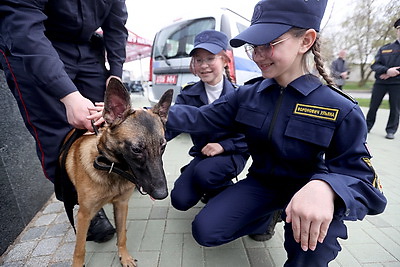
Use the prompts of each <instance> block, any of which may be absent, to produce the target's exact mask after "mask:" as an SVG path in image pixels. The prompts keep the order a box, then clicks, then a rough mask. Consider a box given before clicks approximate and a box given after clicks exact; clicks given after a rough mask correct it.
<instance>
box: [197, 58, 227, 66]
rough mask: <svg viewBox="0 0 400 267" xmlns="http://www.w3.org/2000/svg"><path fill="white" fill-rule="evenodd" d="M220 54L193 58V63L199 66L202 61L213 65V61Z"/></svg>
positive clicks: (215, 60)
mask: <svg viewBox="0 0 400 267" xmlns="http://www.w3.org/2000/svg"><path fill="white" fill-rule="evenodd" d="M221 57H222V56H209V57H206V58H193V63H194V65H196V66H201V65H203V63H206V64H207V65H209V66H210V65H214V64H215V62H217V58H221Z"/></svg>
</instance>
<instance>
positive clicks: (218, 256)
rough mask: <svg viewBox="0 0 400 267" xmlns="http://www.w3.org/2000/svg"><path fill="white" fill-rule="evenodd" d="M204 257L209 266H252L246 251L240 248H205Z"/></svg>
mask: <svg viewBox="0 0 400 267" xmlns="http://www.w3.org/2000/svg"><path fill="white" fill-rule="evenodd" d="M204 259H205V261H206V262H207V264H206V266H207V267H232V266H240V267H250V262H249V259H248V257H247V254H246V251H245V250H243V249H240V248H231V249H222V248H219V247H218V248H214V249H205V250H204Z"/></svg>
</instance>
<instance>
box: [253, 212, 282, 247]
mask: <svg viewBox="0 0 400 267" xmlns="http://www.w3.org/2000/svg"><path fill="white" fill-rule="evenodd" d="M281 214H282V210H277V211H275V212H274V213H273V214H272V220H271V222H270V224H269V225H268V228H267V231H266V232H265V233H262V234H252V235H249V237H250V238H251V239H253V240H255V241H259V242H263V241H267V240H270V239H271V238H272V237H273V236H274V234H275V225H276V224H277V223H278V222H281V221H282V218H281Z"/></svg>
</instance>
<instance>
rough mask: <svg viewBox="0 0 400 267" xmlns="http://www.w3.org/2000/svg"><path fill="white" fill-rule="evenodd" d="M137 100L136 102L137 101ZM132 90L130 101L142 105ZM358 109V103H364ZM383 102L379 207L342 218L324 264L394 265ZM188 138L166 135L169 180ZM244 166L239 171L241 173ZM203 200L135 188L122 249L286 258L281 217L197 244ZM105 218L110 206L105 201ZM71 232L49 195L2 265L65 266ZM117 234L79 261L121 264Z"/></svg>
mask: <svg viewBox="0 0 400 267" xmlns="http://www.w3.org/2000/svg"><path fill="white" fill-rule="evenodd" d="M141 101H142V102H141ZM143 101H144V99H143V98H142V97H139V96H135V97H134V103H135V104H134V106H146V103H145V102H143ZM364 111H365V110H364ZM387 118H388V111H387V110H379V113H378V122H377V125H376V126H375V128H374V129H372V131H371V133H370V134H369V137H368V143H369V147H370V150H371V152H372V154H373V155H374V158H373V159H372V163H373V164H374V167H375V169H376V171H377V173H378V174H379V176H380V177H381V180H382V183H383V186H384V191H385V194H386V196H387V198H388V200H389V203H388V206H387V209H386V211H385V212H384V213H383V214H381V215H378V216H367V217H366V219H365V220H364V221H362V222H347V223H346V224H347V226H348V228H349V239H348V240H340V243H341V244H342V247H343V250H342V252H341V253H340V254H339V256H338V257H337V259H336V260H335V261H334V262H332V263H331V264H330V265H329V266H345V267H347V266H351V267H357V266H371V267H372V266H374V267H375V266H386V267H394V266H400V208H399V207H400V186H399V182H400V177H399V176H400V163H399V159H398V157H399V154H400V135H398V136H397V139H394V140H387V139H385V138H384V136H385V132H384V128H385V127H384V126H385V123H386V120H387ZM190 144H191V143H190V140H189V139H188V138H187V136H186V135H183V136H179V137H177V138H176V139H174V140H172V141H171V142H170V143H169V144H168V146H167V150H166V152H165V155H164V167H165V172H166V175H167V179H168V184H169V188H172V186H173V182H174V179H175V178H176V177H177V176H178V174H179V169H180V167H181V166H183V165H184V164H186V163H187V162H188V161H189V160H190V157H189V156H188V155H187V151H188V148H189V147H190ZM243 175H244V173H242V174H241V177H243ZM201 207H202V205H201V204H198V205H197V206H196V207H194V208H192V209H190V210H189V211H187V212H179V211H177V210H175V209H174V208H172V207H171V204H170V199H169V198H167V199H165V200H163V201H155V202H154V201H152V200H150V198H149V197H146V196H142V195H140V194H138V193H137V192H135V193H134V195H133V197H132V199H131V201H130V206H129V215H128V249H129V251H130V252H131V254H132V255H133V256H134V257H135V258H136V259H138V266H139V267H197V266H198V267H249V266H251V267H269V266H282V265H283V263H284V261H285V258H286V256H285V250H284V249H283V238H282V234H283V231H282V225H283V224H282V223H280V224H278V225H277V227H276V234H275V236H274V237H273V238H272V239H271V240H269V241H267V242H255V241H253V240H251V239H249V238H248V237H243V238H240V239H238V240H236V241H234V242H231V243H229V244H226V245H223V246H220V247H215V248H204V247H201V246H199V245H198V244H197V243H196V242H195V241H194V239H193V237H192V235H191V221H192V219H193V217H194V216H195V214H197V212H198V211H199V209H201ZM105 210H106V212H107V213H108V214H109V217H110V218H112V215H111V214H112V207H111V206H106V207H105ZM74 241H75V236H74V232H73V230H72V228H71V226H70V225H69V223H68V220H67V218H66V216H65V213H64V210H63V206H62V203H60V202H58V201H57V200H55V199H54V197H52V198H51V199H50V200H49V201H48V203H47V204H46V205H45V206H44V207H43V209H42V210H41V211H40V212H38V214H37V216H36V217H35V218H34V219H33V220H32V221H31V223H30V224H29V225H28V226H27V227H26V229H25V230H24V231H23V232H22V233H21V235H20V236H19V237H18V238H17V239H16V241H15V243H14V244H13V245H11V246H10V247H9V249H8V250H7V252H6V253H4V254H3V255H2V257H1V258H0V265H1V266H7V267H11V266H35V267H36V266H53V267H56V266H57V267H61V266H70V265H71V259H72V254H73V249H74ZM115 243H116V238H115V237H114V238H113V239H112V240H111V241H109V242H106V243H103V244H97V243H94V242H88V243H87V246H86V248H87V253H86V266H87V267H92V266H93V267H94V266H96V267H98V266H101V267H102V266H104V267H108V266H120V264H119V260H118V256H117V248H116V246H115Z"/></svg>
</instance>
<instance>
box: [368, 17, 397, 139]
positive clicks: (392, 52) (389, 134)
mask: <svg viewBox="0 0 400 267" xmlns="http://www.w3.org/2000/svg"><path fill="white" fill-rule="evenodd" d="M393 26H394V28H395V29H396V31H397V40H396V41H394V42H393V43H391V44H387V45H384V46H382V47H381V48H380V49H379V51H378V53H377V54H376V56H375V60H374V62H373V63H372V65H371V69H372V70H373V71H375V83H374V87H373V88H372V95H371V102H370V104H369V110H368V113H367V126H368V132H369V131H371V129H372V127H373V126H374V124H375V120H376V112H377V111H378V108H379V106H380V105H381V103H382V99H383V97H384V96H385V95H386V93H389V105H390V113H389V118H388V121H387V124H386V129H385V130H386V138H387V139H394V135H395V133H396V132H397V129H398V128H399V117H400V19H398V20H397V21H396V22H395V23H394V25H393Z"/></svg>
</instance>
